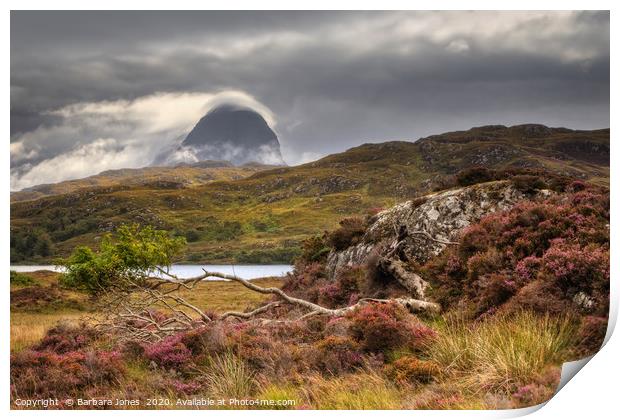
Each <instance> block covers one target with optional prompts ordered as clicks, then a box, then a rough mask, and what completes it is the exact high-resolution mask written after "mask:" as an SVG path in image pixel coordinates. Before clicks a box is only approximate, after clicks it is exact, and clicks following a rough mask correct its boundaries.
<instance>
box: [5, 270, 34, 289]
mask: <svg viewBox="0 0 620 420" xmlns="http://www.w3.org/2000/svg"><path fill="white" fill-rule="evenodd" d="M38 284H39V282H38V281H36V280H35V279H33V278H32V277H30V276H29V275H27V274H23V273H18V272H17V271H13V270H11V286H36V285H38Z"/></svg>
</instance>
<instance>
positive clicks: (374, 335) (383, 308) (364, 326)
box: [347, 303, 435, 353]
mask: <svg viewBox="0 0 620 420" xmlns="http://www.w3.org/2000/svg"><path fill="white" fill-rule="evenodd" d="M347 318H348V319H349V320H350V321H351V325H350V327H349V330H350V332H351V334H352V336H353V338H354V339H355V340H357V341H358V342H359V343H360V344H361V346H362V348H363V349H364V350H366V351H368V352H372V353H375V352H386V351H388V350H393V349H395V348H397V347H405V348H411V349H413V350H416V349H420V348H421V347H423V346H424V345H425V344H426V343H427V342H428V341H429V340H430V339H432V338H433V337H434V335H435V333H434V331H433V330H432V329H430V328H428V327H426V326H425V325H424V324H422V323H420V322H414V320H415V318H414V317H413V316H411V315H409V314H408V313H407V312H406V311H405V310H404V309H403V308H402V307H400V306H398V305H396V304H391V303H389V304H370V305H365V306H363V307H361V308H359V309H356V310H355V311H353V312H352V313H350V314H349V315H347Z"/></svg>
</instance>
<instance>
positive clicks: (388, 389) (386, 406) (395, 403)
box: [301, 372, 403, 410]
mask: <svg viewBox="0 0 620 420" xmlns="http://www.w3.org/2000/svg"><path fill="white" fill-rule="evenodd" d="M301 392H303V393H304V395H305V400H307V401H308V402H309V403H310V405H311V407H312V408H314V409H318V410H394V409H398V408H399V407H401V405H402V404H401V401H402V397H403V396H402V395H401V391H399V390H398V389H397V388H396V386H395V385H394V384H392V383H391V382H389V381H387V380H386V379H385V378H383V377H382V376H380V375H378V374H377V373H374V372H360V373H355V374H351V375H346V376H340V377H331V378H323V377H322V376H320V375H312V376H310V377H308V378H307V380H306V385H305V386H304V387H303V388H302V389H301Z"/></svg>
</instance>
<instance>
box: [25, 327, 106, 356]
mask: <svg viewBox="0 0 620 420" xmlns="http://www.w3.org/2000/svg"><path fill="white" fill-rule="evenodd" d="M98 336H99V333H98V332H97V331H96V330H95V329H94V328H92V327H89V326H88V325H86V324H83V323H82V324H80V325H79V326H75V325H70V324H63V323H61V324H58V325H57V326H55V327H54V328H52V329H50V330H49V331H48V332H47V334H45V337H43V339H42V340H41V341H40V342H39V344H38V345H37V346H35V350H37V351H50V352H53V353H59V354H63V353H69V352H74V351H78V350H82V349H83V348H85V347H86V346H88V345H90V344H91V343H92V342H94V341H95V340H96V339H97V337H98Z"/></svg>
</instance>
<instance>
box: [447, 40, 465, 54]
mask: <svg viewBox="0 0 620 420" xmlns="http://www.w3.org/2000/svg"><path fill="white" fill-rule="evenodd" d="M446 48H447V49H448V51H451V52H454V53H464V52H467V51H469V44H468V43H467V41H465V40H464V39H455V40H452V41H450V43H449V44H448V46H447V47H446Z"/></svg>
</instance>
